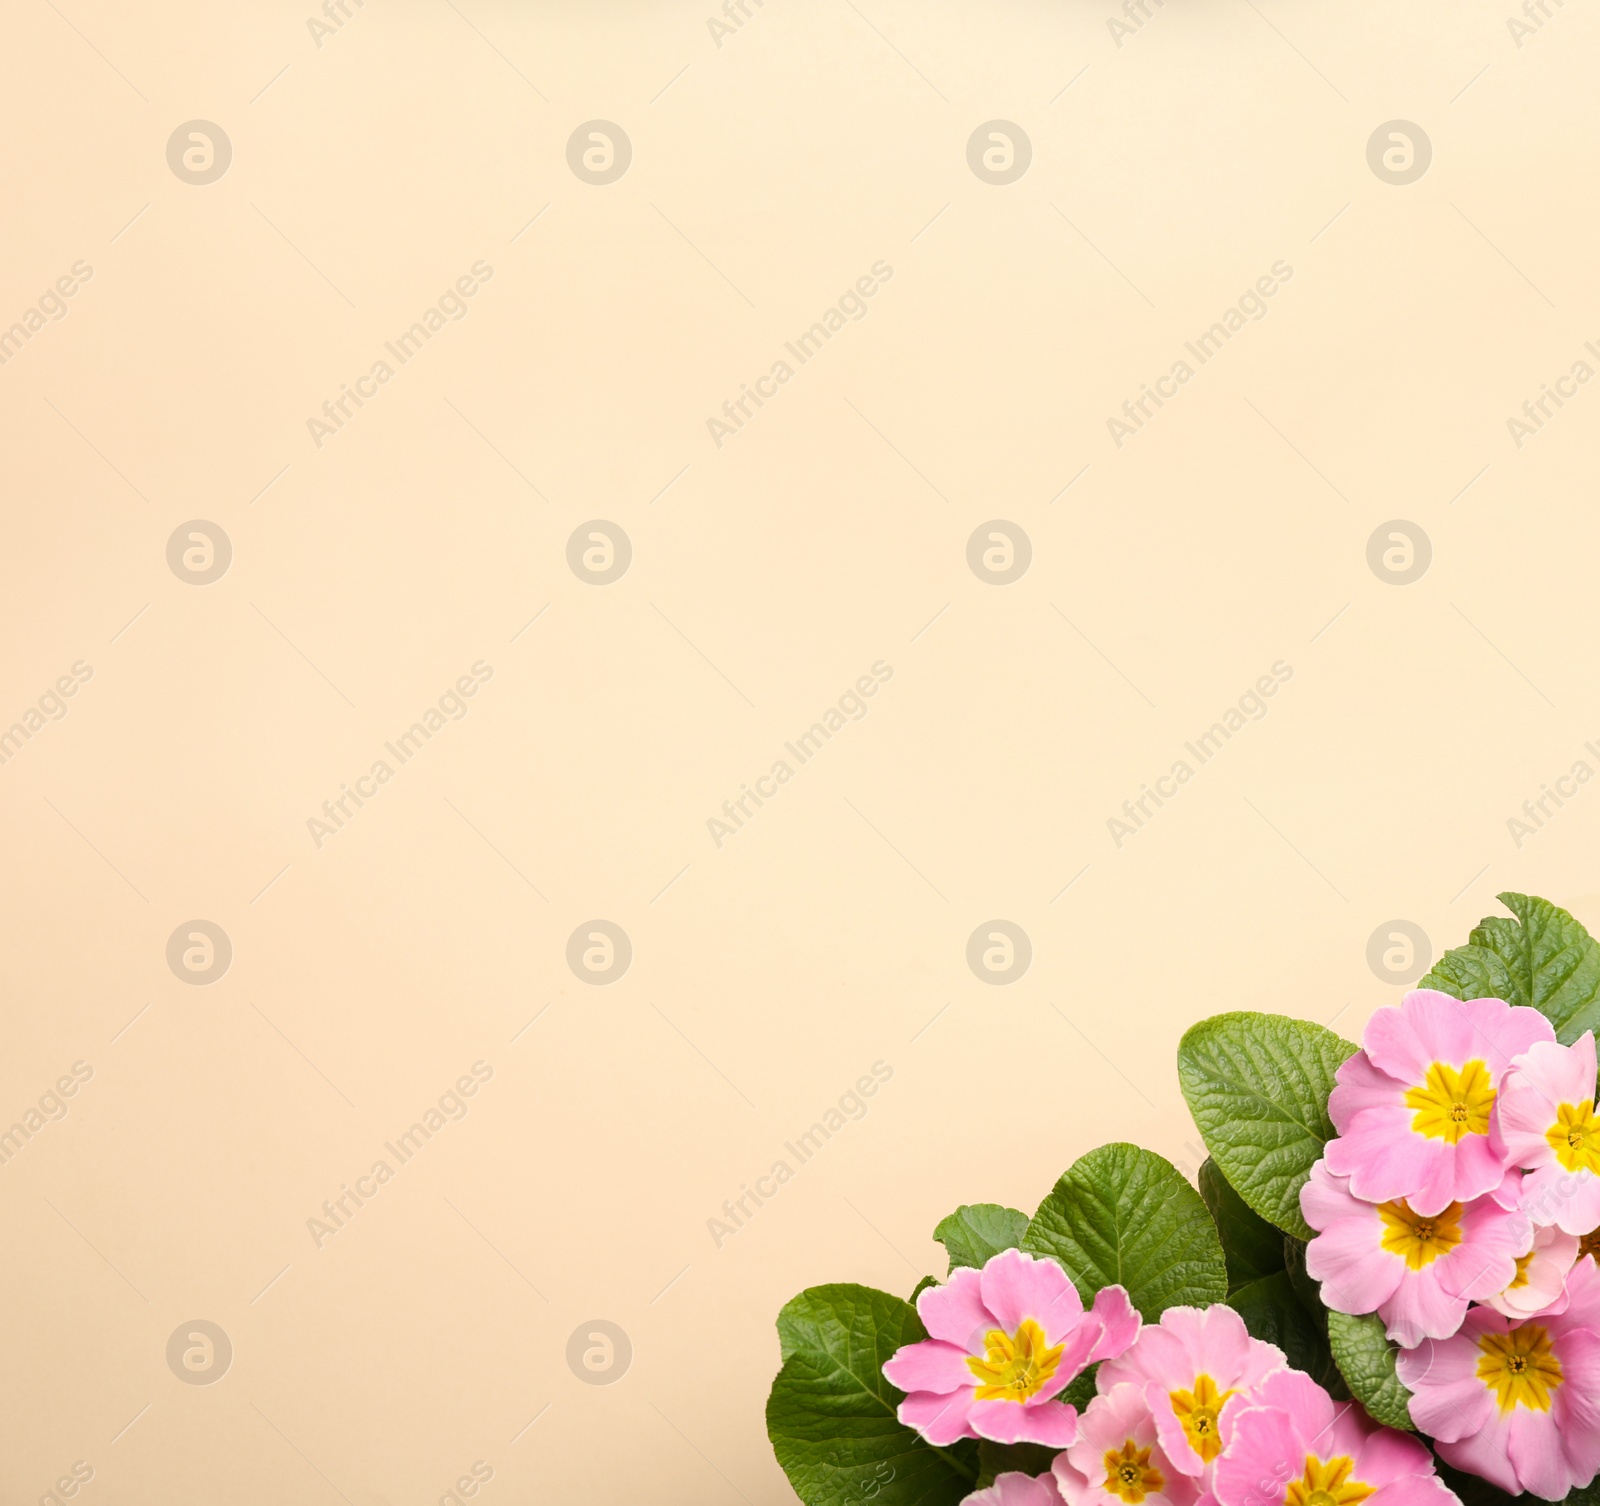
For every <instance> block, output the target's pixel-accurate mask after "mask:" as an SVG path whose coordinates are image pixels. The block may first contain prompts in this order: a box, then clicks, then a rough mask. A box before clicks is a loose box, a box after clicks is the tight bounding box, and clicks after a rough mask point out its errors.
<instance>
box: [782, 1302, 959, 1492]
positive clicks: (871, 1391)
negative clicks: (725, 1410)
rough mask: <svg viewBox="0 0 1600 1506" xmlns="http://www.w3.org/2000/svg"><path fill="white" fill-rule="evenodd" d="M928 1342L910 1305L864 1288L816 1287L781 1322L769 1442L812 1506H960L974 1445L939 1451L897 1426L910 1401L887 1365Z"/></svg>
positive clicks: (785, 1311) (790, 1306) (797, 1489)
mask: <svg viewBox="0 0 1600 1506" xmlns="http://www.w3.org/2000/svg"><path fill="white" fill-rule="evenodd" d="M926 1337H927V1330H926V1329H924V1328H923V1326H922V1323H921V1321H920V1320H919V1319H918V1317H917V1315H916V1312H915V1310H914V1309H913V1308H912V1307H911V1305H910V1304H909V1303H907V1302H902V1301H901V1300H900V1298H898V1297H893V1296H890V1295H889V1293H887V1292H879V1291H874V1290H873V1289H872V1288H871V1287H866V1286H848V1285H837V1286H814V1287H811V1288H809V1289H808V1290H806V1291H803V1292H801V1293H800V1295H799V1296H798V1297H796V1298H794V1300H793V1301H791V1302H790V1303H789V1304H788V1305H787V1306H786V1307H785V1308H784V1309H783V1311H782V1312H781V1313H779V1315H778V1343H779V1347H780V1350H781V1352H782V1355H783V1368H782V1369H781V1370H780V1371H779V1372H778V1376H777V1379H776V1380H774V1381H773V1383H772V1392H771V1394H770V1395H769V1396H768V1397H767V1436H768V1437H769V1438H770V1439H771V1440H772V1451H773V1453H774V1454H776V1455H777V1458H778V1463H779V1464H780V1465H782V1466H783V1471H784V1473H785V1474H786V1475H788V1477H789V1483H790V1485H792V1486H793V1487H794V1492H795V1494H796V1495H797V1496H799V1497H800V1499H801V1500H802V1501H804V1502H805V1503H806V1506H846V1503H858V1502H859V1501H860V1500H861V1499H862V1498H863V1497H864V1496H865V1497H868V1498H870V1499H871V1500H872V1501H873V1502H874V1503H882V1506H957V1503H958V1502H960V1501H962V1500H964V1499H965V1498H966V1496H967V1495H968V1494H969V1493H970V1492H971V1491H972V1489H973V1488H974V1485H975V1483H976V1481H977V1478H978V1450H977V1445H976V1444H975V1443H972V1442H970V1441H964V1442H961V1443H957V1444H954V1445H952V1446H951V1447H949V1448H934V1447H933V1446H932V1445H930V1444H927V1443H924V1442H923V1441H922V1439H921V1438H920V1437H919V1436H918V1435H917V1434H916V1433H914V1432H913V1431H912V1430H911V1429H910V1428H907V1427H902V1426H901V1424H900V1423H899V1422H898V1421H897V1420H896V1418H895V1408H896V1407H897V1406H898V1405H899V1404H900V1401H901V1398H902V1397H903V1395H904V1393H903V1392H901V1391H899V1390H897V1389H896V1388H895V1387H894V1386H891V1385H890V1384H889V1382H888V1381H887V1380H885V1379H884V1375H883V1363H884V1361H885V1360H887V1359H888V1358H889V1357H890V1356H891V1355H892V1354H893V1353H894V1352H895V1350H897V1349H899V1348H900V1347H901V1346H902V1345H903V1344H915V1343H917V1342H918V1341H919V1340H922V1339H925V1338H926ZM886 1477H887V1478H886ZM874 1484H876V1485H877V1486H878V1488H877V1489H876V1490H875V1491H873V1490H870V1489H869V1487H871V1486H872V1485H874Z"/></svg>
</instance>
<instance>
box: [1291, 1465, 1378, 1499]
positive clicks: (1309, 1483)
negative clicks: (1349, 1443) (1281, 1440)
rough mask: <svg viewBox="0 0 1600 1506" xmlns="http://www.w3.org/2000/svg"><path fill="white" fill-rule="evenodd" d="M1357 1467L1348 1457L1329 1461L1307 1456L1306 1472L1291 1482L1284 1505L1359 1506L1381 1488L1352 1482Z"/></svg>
mask: <svg viewBox="0 0 1600 1506" xmlns="http://www.w3.org/2000/svg"><path fill="white" fill-rule="evenodd" d="M1354 1468H1355V1461H1354V1460H1353V1459H1351V1458H1350V1457H1349V1455H1347V1454H1340V1455H1339V1456H1338V1457H1337V1458H1334V1459H1327V1460H1323V1459H1319V1458H1317V1456H1316V1455H1315V1454H1307V1455H1306V1469H1305V1473H1304V1474H1303V1475H1301V1476H1300V1478H1299V1479H1298V1480H1292V1481H1290V1483H1289V1490H1288V1493H1287V1494H1286V1495H1285V1496H1284V1498H1283V1499H1284V1506H1357V1502H1359V1501H1364V1500H1366V1498H1367V1497H1368V1496H1370V1495H1371V1494H1372V1493H1373V1492H1374V1491H1375V1490H1376V1489H1377V1488H1378V1487H1377V1486H1376V1485H1367V1484H1365V1483H1363V1482H1362V1481H1360V1480H1352V1479H1351V1478H1350V1471H1351V1470H1353V1469H1354Z"/></svg>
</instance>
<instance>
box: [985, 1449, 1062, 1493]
mask: <svg viewBox="0 0 1600 1506" xmlns="http://www.w3.org/2000/svg"><path fill="white" fill-rule="evenodd" d="M1060 1452H1061V1450H1060V1449H1056V1448H1046V1447H1045V1446H1044V1445H1043V1444H1042V1443H991V1442H990V1441H989V1440H988V1439H987V1438H985V1439H982V1440H981V1441H980V1442H979V1444H978V1465H979V1468H980V1469H981V1470H982V1474H981V1475H979V1477H978V1484H979V1485H980V1486H983V1485H993V1484H994V1477H995V1476H996V1475H1003V1474H1005V1472H1006V1471H1007V1470H1013V1469H1014V1470H1021V1471H1022V1473H1023V1474H1025V1475H1042V1474H1044V1473H1045V1472H1046V1471H1047V1470H1048V1469H1049V1468H1050V1461H1051V1460H1052V1459H1054V1458H1055V1456H1056V1455H1057V1454H1059V1453H1060Z"/></svg>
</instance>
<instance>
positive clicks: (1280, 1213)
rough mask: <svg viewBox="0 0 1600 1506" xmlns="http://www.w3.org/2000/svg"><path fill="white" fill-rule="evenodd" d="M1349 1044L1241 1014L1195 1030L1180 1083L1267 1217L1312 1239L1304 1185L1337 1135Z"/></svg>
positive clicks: (1241, 1189) (1185, 1043)
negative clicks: (1338, 1086)
mask: <svg viewBox="0 0 1600 1506" xmlns="http://www.w3.org/2000/svg"><path fill="white" fill-rule="evenodd" d="M1355 1049H1356V1048H1355V1047H1354V1046H1352V1045H1351V1044H1350V1042H1349V1041H1347V1040H1344V1039H1342V1038H1341V1037H1339V1036H1337V1035H1335V1034H1334V1033H1333V1032H1332V1031H1331V1030H1325V1029H1323V1027H1322V1026H1321V1025H1313V1024H1312V1023H1311V1022H1310V1021H1308V1020H1294V1019H1290V1018H1289V1017H1288V1016H1287V1015H1281V1014H1254V1013H1249V1012H1245V1011H1239V1012H1235V1013H1232V1014H1219V1015H1213V1016H1212V1017H1211V1018H1210V1019H1209V1020H1202V1021H1201V1022H1200V1023H1199V1024H1198V1025H1195V1026H1193V1027H1192V1028H1191V1029H1190V1030H1189V1031H1188V1033H1187V1034H1185V1036H1184V1037H1183V1040H1182V1041H1181V1042H1180V1043H1179V1045H1178V1080H1179V1082H1180V1083H1181V1084H1182V1086H1183V1096H1184V1097H1185V1098H1186V1099H1187V1100H1188V1103H1189V1112H1190V1113H1191V1114H1193V1115H1194V1121H1195V1123H1196V1124H1197V1125H1198V1126H1199V1127H1200V1133H1201V1135H1202V1136H1203V1137H1204V1139H1205V1142H1206V1148H1207V1149H1208V1150H1209V1151H1210V1152H1211V1155H1212V1158H1213V1159H1214V1160H1215V1161H1216V1163H1217V1167H1218V1169H1219V1170H1220V1171H1221V1172H1222V1174H1223V1176H1224V1177H1225V1178H1226V1179H1227V1180H1228V1182H1229V1184H1230V1185H1231V1186H1232V1187H1233V1189H1234V1191H1236V1192H1237V1193H1238V1194H1239V1196H1240V1197H1241V1198H1243V1199H1244V1201H1245V1202H1246V1203H1247V1204H1248V1205H1249V1206H1250V1207H1251V1208H1252V1209H1253V1210H1254V1211H1255V1212H1256V1213H1258V1214H1260V1215H1261V1217H1262V1218H1264V1219H1266V1220H1267V1222H1268V1223H1271V1224H1276V1225H1277V1227H1278V1228H1280V1229H1282V1230H1284V1231H1285V1232H1286V1233H1289V1234H1294V1235H1297V1236H1298V1237H1299V1238H1301V1239H1309V1238H1311V1236H1312V1233H1313V1230H1312V1229H1311V1228H1310V1226H1309V1225H1308V1224H1307V1223H1306V1221H1305V1219H1303V1218H1302V1217H1301V1216H1300V1188H1301V1187H1302V1186H1303V1185H1304V1184H1305V1180H1306V1178H1307V1177H1309V1176H1310V1175H1311V1168H1312V1166H1313V1164H1314V1163H1315V1162H1316V1160H1317V1158H1318V1157H1319V1156H1321V1154H1322V1147H1323V1145H1324V1143H1325V1142H1327V1141H1328V1140H1330V1139H1332V1138H1333V1123H1332V1121H1331V1120H1330V1119H1329V1118H1328V1094H1329V1093H1331V1092H1332V1091H1333V1085H1334V1076H1333V1074H1334V1073H1335V1072H1336V1071H1337V1070H1338V1068H1339V1065H1340V1064H1341V1063H1342V1062H1343V1061H1344V1060H1345V1059H1346V1058H1347V1057H1349V1056H1351V1055H1353V1054H1354V1052H1355Z"/></svg>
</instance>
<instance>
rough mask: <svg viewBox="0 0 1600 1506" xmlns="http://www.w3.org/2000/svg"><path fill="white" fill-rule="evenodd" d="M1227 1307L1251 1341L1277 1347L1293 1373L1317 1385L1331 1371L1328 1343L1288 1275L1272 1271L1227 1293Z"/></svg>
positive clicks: (1324, 1379)
mask: <svg viewBox="0 0 1600 1506" xmlns="http://www.w3.org/2000/svg"><path fill="white" fill-rule="evenodd" d="M1228 1306H1229V1307H1231V1308H1233V1310H1234V1311H1235V1312H1237V1313H1238V1314H1239V1316H1240V1317H1241V1318H1243V1319H1244V1326H1245V1327H1246V1328H1248V1329H1249V1330H1250V1334H1251V1337H1252V1338H1257V1339H1261V1340H1262V1341H1263V1342H1265V1343H1268V1344H1276V1345H1277V1346H1278V1348H1279V1349H1281V1350H1282V1351H1283V1352H1284V1354H1285V1356H1286V1357H1287V1358H1288V1361H1289V1363H1290V1364H1291V1365H1292V1366H1294V1368H1295V1369H1296V1370H1304V1371H1305V1372H1306V1374H1307V1375H1309V1376H1310V1377H1311V1378H1312V1379H1313V1380H1315V1381H1316V1382H1317V1383H1318V1384H1319V1385H1321V1384H1323V1383H1324V1382H1325V1381H1326V1379H1327V1374H1328V1371H1329V1370H1331V1369H1333V1368H1334V1364H1333V1355H1332V1354H1331V1353H1330V1351H1329V1349H1328V1340H1327V1337H1326V1335H1325V1334H1323V1333H1322V1331H1321V1330H1320V1329H1319V1327H1318V1325H1317V1321H1316V1319H1315V1318H1314V1317H1312V1315H1311V1314H1310V1313H1308V1312H1307V1311H1306V1310H1305V1308H1304V1307H1303V1306H1302V1305H1301V1302H1300V1298H1299V1296H1298V1295H1297V1294H1296V1292H1295V1289H1294V1283H1293V1282H1292V1281H1291V1280H1290V1279H1289V1273H1288V1272H1287V1271H1274V1272H1273V1274H1272V1275H1270V1276H1263V1277H1261V1279H1260V1280H1259V1281H1252V1282H1251V1283H1250V1284H1249V1285H1248V1286H1241V1287H1238V1288H1236V1289H1235V1290H1233V1291H1231V1292H1229V1293H1228Z"/></svg>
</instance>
